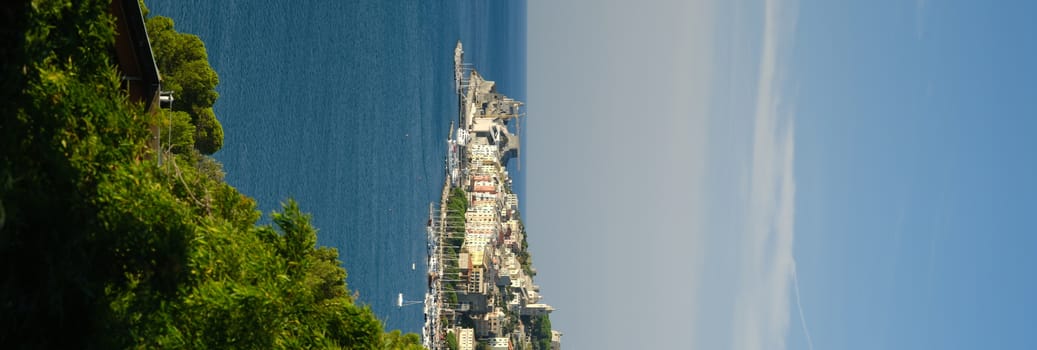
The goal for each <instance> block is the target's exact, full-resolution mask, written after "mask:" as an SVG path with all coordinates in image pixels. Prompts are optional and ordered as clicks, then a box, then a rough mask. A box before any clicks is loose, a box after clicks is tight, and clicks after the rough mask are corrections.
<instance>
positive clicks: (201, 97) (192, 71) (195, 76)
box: [146, 16, 223, 154]
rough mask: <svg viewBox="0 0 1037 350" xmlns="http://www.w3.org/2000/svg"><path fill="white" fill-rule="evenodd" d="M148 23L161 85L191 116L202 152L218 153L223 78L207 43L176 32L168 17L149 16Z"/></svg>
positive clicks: (219, 146) (197, 144)
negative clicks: (218, 87)
mask: <svg viewBox="0 0 1037 350" xmlns="http://www.w3.org/2000/svg"><path fill="white" fill-rule="evenodd" d="M146 23H147V29H148V37H150V38H151V48H152V51H153V52H154V54H155V64H156V65H158V69H159V71H160V72H162V88H163V89H165V90H169V91H173V94H174V102H173V110H175V111H183V112H187V113H188V114H189V115H190V116H191V123H192V124H193V125H194V126H195V127H196V129H197V130H196V132H195V136H194V139H195V147H197V148H198V150H199V151H200V152H202V154H213V153H216V151H219V150H220V148H222V147H223V126H221V125H220V122H219V121H218V120H217V119H216V114H215V113H214V112H213V109H212V106H213V104H215V103H216V98H218V97H219V94H218V93H216V85H217V84H219V83H220V80H219V77H218V76H217V75H216V71H215V70H213V69H212V66H210V65H209V54H208V53H207V52H206V50H205V44H204V43H203V42H202V39H200V38H199V37H198V36H197V35H193V34H187V33H180V32H177V31H176V29H175V28H174V27H173V20H172V19H170V18H169V17H162V16H149V17H148V19H147V21H146Z"/></svg>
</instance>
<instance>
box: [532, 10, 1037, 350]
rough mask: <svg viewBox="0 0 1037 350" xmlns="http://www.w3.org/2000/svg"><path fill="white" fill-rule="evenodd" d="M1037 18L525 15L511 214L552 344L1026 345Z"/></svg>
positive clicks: (932, 13)
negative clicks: (521, 139) (547, 312)
mask: <svg viewBox="0 0 1037 350" xmlns="http://www.w3.org/2000/svg"><path fill="white" fill-rule="evenodd" d="M1035 10H1037V4H1030V3H1027V2H1023V1H1016V2H996V1H995V2H982V3H979V2H966V1H960V2H950V1H937V0H923V1H893V0H886V1H882V0H879V1H868V2H851V1H804V0H801V1H780V0H774V1H748V0H745V1H707V0H696V1H674V2H666V1H649V2H647V3H637V4H632V3H629V2H624V1H604V2H593V1H582V2H580V1H577V2H566V3H563V4H556V3H549V2H531V3H530V4H529V11H528V19H529V23H528V28H529V33H528V40H529V41H528V59H527V62H528V89H529V90H528V93H527V95H528V96H529V97H528V99H529V101H528V102H529V103H528V106H529V116H530V117H529V119H528V121H527V123H528V124H527V126H528V128H529V129H528V130H529V131H528V134H527V137H528V140H529V141H528V144H526V145H525V147H526V151H525V152H526V154H525V156H526V157H527V158H526V162H527V165H526V167H527V169H524V170H525V171H526V172H527V173H526V176H527V188H528V189H527V193H528V195H527V197H528V198H526V199H525V201H526V208H527V213H525V214H526V215H525V216H526V220H527V226H528V228H529V232H530V237H529V239H530V245H531V247H532V248H531V249H532V251H533V254H534V261H535V263H536V265H537V266H538V267H539V270H540V273H539V275H538V276H537V281H538V283H539V284H540V285H541V287H542V289H543V291H544V293H545V295H546V296H547V299H546V300H545V301H547V302H549V303H552V304H554V305H555V306H556V307H557V308H558V309H559V311H558V312H556V313H555V314H554V315H553V316H552V320H553V321H554V324H555V327H556V328H558V329H561V330H562V331H563V332H565V333H566V335H565V336H564V337H563V344H565V346H566V347H567V348H576V349H587V348H644V347H649V348H650V347H656V346H667V345H672V344H674V342H678V344H681V345H685V344H686V345H687V346H678V348H704V349H715V348H733V349H781V348H789V349H811V348H817V349H876V348H880V349H919V348H922V349H976V348H999V349H1031V348H1037V335H1034V332H1033V331H1032V330H1033V328H1034V326H1035V325H1037V316H1034V315H1035V311H1037V301H1034V298H1033V297H1032V296H1033V295H1037V279H1035V277H1034V267H1035V266H1037V254H1035V253H1037V237H1035V234H1037V225H1035V224H1034V221H1033V219H1032V218H1033V217H1034V215H1033V214H1034V213H1035V211H1037V210H1035V209H1037V203H1035V199H1034V198H1037V186H1035V185H1034V181H1035V179H1037V156H1034V155H1033V153H1032V152H1033V150H1035V149H1037V137H1035V135H1034V134H1035V131H1037V121H1035V120H1034V119H1035V118H1037V112H1035V108H1034V106H1035V104H1034V102H1033V101H1037V88H1035V87H1034V86H1033V83H1034V81H1037V69H1035V68H1034V62H1037V40H1035V39H1034V35H1035V33H1037V22H1035V21H1032V19H1031V18H1030V16H1031V15H1032V14H1033V13H1037V11H1035ZM797 297H798V298H797ZM797 299H798V301H797ZM808 334H809V336H808Z"/></svg>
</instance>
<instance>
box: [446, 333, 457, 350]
mask: <svg viewBox="0 0 1037 350" xmlns="http://www.w3.org/2000/svg"><path fill="white" fill-rule="evenodd" d="M446 347H447V348H448V349H450V350H457V347H458V345H457V335H456V334H454V332H447V333H446Z"/></svg>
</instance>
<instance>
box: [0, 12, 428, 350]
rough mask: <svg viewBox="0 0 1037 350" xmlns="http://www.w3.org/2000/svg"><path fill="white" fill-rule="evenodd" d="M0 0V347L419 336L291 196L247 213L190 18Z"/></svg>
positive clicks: (353, 341) (406, 341) (221, 344)
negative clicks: (389, 315) (355, 286)
mask: <svg viewBox="0 0 1037 350" xmlns="http://www.w3.org/2000/svg"><path fill="white" fill-rule="evenodd" d="M0 10H2V11H3V13H4V14H6V15H7V16H5V18H7V19H8V20H6V21H3V23H0V36H2V37H3V42H4V45H5V49H4V50H3V52H2V53H0V55H2V56H3V58H2V59H3V65H2V72H0V74H2V79H0V82H2V83H0V110H2V111H3V115H2V116H0V118H2V119H0V259H2V263H0V271H2V278H0V315H3V316H2V317H0V348H3V349H22V348H30V349H48V348H67V349H115V348H185V349H235V348H246V349H271V348H320V349H326V348H330V349H336V348H337V349H377V350H382V349H405V350H413V349H422V348H423V347H422V345H421V343H420V342H421V339H420V337H419V336H418V335H417V334H402V333H401V332H399V331H392V332H385V331H384V329H383V324H382V322H381V321H380V320H379V319H378V317H377V316H376V315H375V314H374V313H373V312H372V311H371V309H370V308H369V307H367V306H364V305H361V304H358V303H357V302H356V300H355V297H354V296H353V295H352V294H351V293H350V291H349V290H348V289H347V286H346V283H345V278H346V271H345V270H344V269H343V268H342V267H341V266H342V265H341V263H340V261H339V260H338V259H339V257H338V253H337V252H336V250H335V249H332V248H326V247H318V246H317V245H316V242H317V230H316V228H314V227H313V226H312V225H311V224H310V217H309V215H307V214H305V213H304V212H303V211H302V210H301V208H300V207H301V206H300V205H299V204H297V203H295V202H294V201H292V200H286V202H285V203H283V205H282V209H281V211H280V212H275V213H272V215H271V217H272V222H273V224H272V225H269V224H259V219H260V217H261V213H260V212H259V211H258V210H257V209H256V202H255V200H253V199H252V198H249V197H248V196H245V195H244V194H242V193H240V192H238V191H237V190H236V189H235V188H234V187H231V186H230V185H228V184H227V183H226V182H225V181H224V179H223V178H224V173H223V170H222V166H221V165H220V163H218V162H217V161H216V160H215V159H213V158H212V157H211V156H209V155H210V154H212V153H213V152H216V151H217V150H219V149H220V147H222V145H223V131H222V127H221V126H220V124H219V122H218V120H217V118H216V115H215V114H214V112H213V109H212V106H213V103H214V102H215V101H216V99H217V94H216V91H215V86H216V84H217V83H218V78H217V75H216V72H215V71H213V69H212V67H211V66H210V65H209V62H208V56H207V53H206V51H205V46H204V44H203V43H202V41H201V40H200V39H199V38H198V37H197V36H194V35H189V34H184V33H178V32H176V31H175V30H174V26H173V21H172V20H171V19H169V18H165V17H160V16H152V15H150V14H149V13H148V11H147V8H145V7H144V6H143V3H141V2H139V1H138V0H109V1H104V0H86V1H76V2H73V1H68V0H64V1H34V2H32V3H31V4H29V3H28V2H25V3H23V2H18V1H12V2H6V3H4V5H2V7H0Z"/></svg>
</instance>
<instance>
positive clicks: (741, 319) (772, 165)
mask: <svg viewBox="0 0 1037 350" xmlns="http://www.w3.org/2000/svg"><path fill="white" fill-rule="evenodd" d="M765 6H766V9H765V14H764V26H763V40H762V42H763V43H762V45H763V48H762V50H761V57H760V63H759V76H758V79H757V95H756V109H755V116H754V121H755V122H754V132H753V146H752V152H753V153H752V163H751V164H752V170H751V175H750V177H749V179H750V180H749V181H750V183H749V189H750V190H749V194H748V202H747V205H748V208H747V212H748V215H747V221H746V226H745V228H746V232H745V234H744V239H743V240H742V246H741V249H742V251H741V254H742V257H743V259H742V261H740V262H739V263H740V268H739V270H738V273H739V275H738V278H739V282H738V287H737V295H736V296H735V304H734V312H735V313H734V319H733V332H732V333H733V334H732V335H733V337H734V338H733V343H732V344H733V345H734V348H735V349H784V348H785V345H786V344H785V340H786V336H787V334H788V328H789V320H790V304H789V302H790V300H791V298H790V297H791V295H790V294H789V293H790V291H792V287H794V279H795V271H796V263H795V259H794V257H793V253H792V249H793V239H794V236H795V234H794V232H795V191H796V189H795V187H796V184H795V176H794V160H795V133H794V126H793V123H792V121H791V116H790V115H789V114H790V112H789V111H790V108H788V106H786V105H784V104H783V103H782V93H781V88H780V85H781V76H782V74H783V72H784V70H783V64H782V61H783V57H784V56H786V55H787V50H788V49H789V47H790V45H791V44H792V34H793V33H794V29H795V25H796V12H797V9H796V6H797V4H795V3H784V2H782V3H779V1H777V0H768V1H766V5H765ZM801 320H802V319H801ZM803 327H804V331H805V330H806V323H805V322H803Z"/></svg>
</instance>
